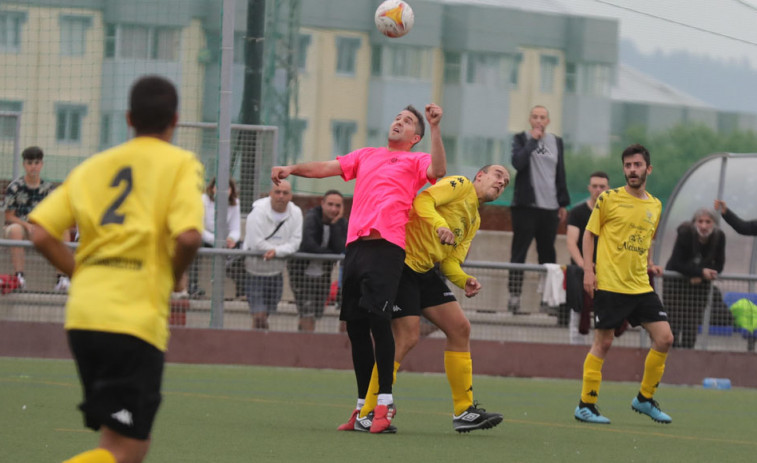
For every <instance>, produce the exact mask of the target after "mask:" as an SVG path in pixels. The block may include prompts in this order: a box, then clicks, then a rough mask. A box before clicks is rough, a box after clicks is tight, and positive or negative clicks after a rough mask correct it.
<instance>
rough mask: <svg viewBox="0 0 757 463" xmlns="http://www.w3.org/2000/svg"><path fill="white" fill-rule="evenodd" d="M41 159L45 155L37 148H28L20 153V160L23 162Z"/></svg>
mask: <svg viewBox="0 0 757 463" xmlns="http://www.w3.org/2000/svg"><path fill="white" fill-rule="evenodd" d="M43 157H45V153H44V152H42V148H40V147H39V146H30V147H28V148H26V149H25V150H23V151H22V152H21V159H23V160H25V161H31V160H35V159H42V158H43Z"/></svg>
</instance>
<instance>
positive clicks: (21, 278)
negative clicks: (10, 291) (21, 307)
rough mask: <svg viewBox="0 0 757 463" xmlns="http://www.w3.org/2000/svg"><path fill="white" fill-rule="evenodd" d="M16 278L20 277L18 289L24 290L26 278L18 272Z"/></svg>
mask: <svg viewBox="0 0 757 463" xmlns="http://www.w3.org/2000/svg"><path fill="white" fill-rule="evenodd" d="M16 278H17V279H18V288H16V289H18V290H22V289H24V288H25V287H26V278H24V276H23V275H21V274H18V273H17V274H16Z"/></svg>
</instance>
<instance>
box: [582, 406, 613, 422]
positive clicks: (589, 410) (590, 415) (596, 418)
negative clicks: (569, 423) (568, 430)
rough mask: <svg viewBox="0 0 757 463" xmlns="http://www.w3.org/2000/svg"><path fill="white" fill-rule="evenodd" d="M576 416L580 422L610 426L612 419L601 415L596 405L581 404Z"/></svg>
mask: <svg viewBox="0 0 757 463" xmlns="http://www.w3.org/2000/svg"><path fill="white" fill-rule="evenodd" d="M574 416H575V418H576V419H577V420H578V421H583V422H584V423H595V424H610V419H609V418H607V417H606V416H602V414H601V413H599V410H598V409H597V405H596V404H587V403H584V402H579V403H578V407H576V412H575V414H574Z"/></svg>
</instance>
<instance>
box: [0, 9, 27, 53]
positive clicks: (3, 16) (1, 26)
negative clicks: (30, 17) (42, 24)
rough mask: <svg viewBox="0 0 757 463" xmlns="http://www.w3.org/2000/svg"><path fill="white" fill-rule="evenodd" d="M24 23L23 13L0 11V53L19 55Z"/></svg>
mask: <svg viewBox="0 0 757 463" xmlns="http://www.w3.org/2000/svg"><path fill="white" fill-rule="evenodd" d="M24 23H26V13H25V12H23V11H0V53H20V52H21V42H22V39H21V34H22V32H23V29H24Z"/></svg>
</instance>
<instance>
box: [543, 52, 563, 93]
mask: <svg viewBox="0 0 757 463" xmlns="http://www.w3.org/2000/svg"><path fill="white" fill-rule="evenodd" d="M559 66H560V57H559V56H556V55H550V54H542V55H540V56H539V89H540V90H541V92H542V93H554V91H555V75H557V68H558V67H559Z"/></svg>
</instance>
